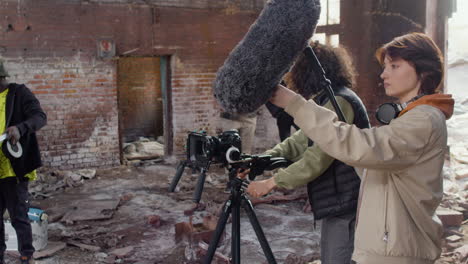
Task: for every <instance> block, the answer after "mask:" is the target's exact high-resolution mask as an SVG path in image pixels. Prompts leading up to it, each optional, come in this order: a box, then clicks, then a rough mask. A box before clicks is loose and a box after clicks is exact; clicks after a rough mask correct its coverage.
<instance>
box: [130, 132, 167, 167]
mask: <svg viewBox="0 0 468 264" xmlns="http://www.w3.org/2000/svg"><path fill="white" fill-rule="evenodd" d="M123 154H124V160H125V161H126V162H127V163H129V164H138V163H139V162H140V161H142V160H157V161H158V162H160V161H162V158H163V157H164V140H163V137H158V139H157V140H154V139H152V138H144V137H141V138H140V139H139V140H137V141H135V142H131V143H124V146H123Z"/></svg>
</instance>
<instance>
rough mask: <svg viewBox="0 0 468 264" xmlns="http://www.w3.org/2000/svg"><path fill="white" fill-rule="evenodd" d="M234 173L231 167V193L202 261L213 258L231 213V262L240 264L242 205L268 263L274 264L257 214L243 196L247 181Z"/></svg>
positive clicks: (234, 170) (274, 261) (207, 262)
mask: <svg viewBox="0 0 468 264" xmlns="http://www.w3.org/2000/svg"><path fill="white" fill-rule="evenodd" d="M236 174H237V170H236V169H231V170H230V171H229V179H230V180H229V181H230V188H231V194H230V196H229V198H228V200H227V201H226V202H225V203H224V205H223V208H222V211H221V216H220V218H219V220H218V224H217V225H216V230H215V232H214V234H213V236H212V237H211V242H210V246H209V248H208V252H207V254H206V256H205V259H204V262H203V263H205V264H210V263H211V261H212V260H213V256H214V254H215V251H216V248H217V247H218V244H219V240H220V239H221V235H222V234H223V232H224V229H225V227H226V223H227V220H228V219H229V214H231V213H232V234H231V255H232V263H234V264H240V208H241V207H242V208H244V210H245V211H246V213H247V216H248V217H249V220H250V223H251V224H252V227H253V229H254V231H255V234H256V235H257V239H258V241H259V242H260V245H261V246H262V249H263V253H265V256H266V258H267V260H268V263H270V264H276V260H275V257H274V256H273V252H272V251H271V248H270V246H269V245H268V241H267V239H266V237H265V234H264V233H263V230H262V227H261V226H260V223H259V222H258V219H257V216H256V215H255V212H254V209H253V206H252V203H251V202H250V200H249V199H248V198H247V197H246V196H245V193H244V189H243V187H244V186H245V185H246V184H247V182H246V180H243V179H239V178H237V177H236Z"/></svg>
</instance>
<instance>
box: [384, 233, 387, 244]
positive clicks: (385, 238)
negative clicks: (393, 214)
mask: <svg viewBox="0 0 468 264" xmlns="http://www.w3.org/2000/svg"><path fill="white" fill-rule="evenodd" d="M383 241H385V242H386V243H387V242H388V232H385V233H384V236H383Z"/></svg>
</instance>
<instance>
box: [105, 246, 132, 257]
mask: <svg viewBox="0 0 468 264" xmlns="http://www.w3.org/2000/svg"><path fill="white" fill-rule="evenodd" d="M133 249H134V247H132V246H128V247H124V248H117V249H114V250H112V251H111V252H110V253H109V254H111V255H114V256H116V257H118V258H123V257H125V256H127V255H128V254H130V252H132V251H133Z"/></svg>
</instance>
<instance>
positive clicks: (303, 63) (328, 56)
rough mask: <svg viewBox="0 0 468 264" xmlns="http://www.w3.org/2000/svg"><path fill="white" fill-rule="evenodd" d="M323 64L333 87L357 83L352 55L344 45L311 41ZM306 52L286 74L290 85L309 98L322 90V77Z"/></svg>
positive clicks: (351, 85)
mask: <svg viewBox="0 0 468 264" xmlns="http://www.w3.org/2000/svg"><path fill="white" fill-rule="evenodd" d="M310 46H311V47H312V49H313V50H314V52H315V54H316V55H317V58H318V59H319V61H320V64H321V65H322V67H323V69H324V71H325V76H326V77H327V78H328V79H329V80H330V81H331V83H332V87H341V86H346V87H348V88H352V87H353V86H354V84H355V76H356V71H355V69H354V66H353V63H352V60H351V57H350V56H349V54H348V52H347V51H346V49H344V48H343V47H332V46H329V45H323V44H320V43H318V42H312V43H310ZM318 74H320V73H317V72H315V71H314V68H313V67H312V63H311V62H310V61H309V58H307V57H306V56H305V55H304V53H302V54H301V55H300V56H299V57H298V58H297V60H296V62H295V63H294V66H293V67H292V69H291V71H290V72H289V73H288V74H287V76H286V78H285V79H286V83H287V84H288V87H290V88H291V89H292V90H294V91H296V92H297V93H299V94H301V95H302V96H304V97H306V98H308V97H310V96H311V95H313V94H315V93H317V92H319V91H321V89H322V88H321V87H319V85H320V83H319V81H320V79H319V76H318Z"/></svg>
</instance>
